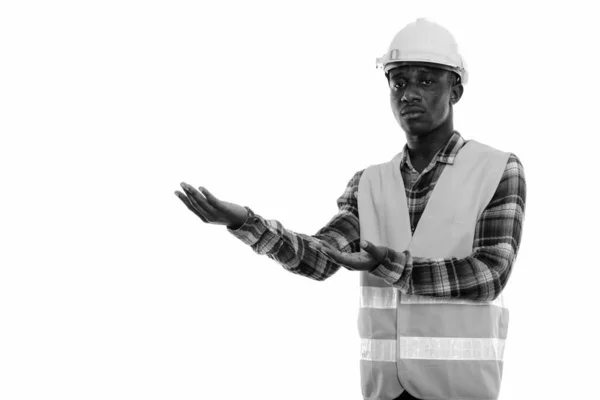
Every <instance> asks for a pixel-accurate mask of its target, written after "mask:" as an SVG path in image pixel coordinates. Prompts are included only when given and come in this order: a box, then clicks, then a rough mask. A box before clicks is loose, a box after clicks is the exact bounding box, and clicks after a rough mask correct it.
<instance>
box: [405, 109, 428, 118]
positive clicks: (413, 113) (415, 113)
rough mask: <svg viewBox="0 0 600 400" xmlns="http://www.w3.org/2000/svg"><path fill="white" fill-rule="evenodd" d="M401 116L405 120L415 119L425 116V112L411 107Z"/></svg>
mask: <svg viewBox="0 0 600 400" xmlns="http://www.w3.org/2000/svg"><path fill="white" fill-rule="evenodd" d="M400 114H401V116H402V118H404V119H414V118H419V117H420V116H421V115H423V114H425V110H423V109H422V108H418V107H409V108H406V109H404V110H402V112H401V113H400Z"/></svg>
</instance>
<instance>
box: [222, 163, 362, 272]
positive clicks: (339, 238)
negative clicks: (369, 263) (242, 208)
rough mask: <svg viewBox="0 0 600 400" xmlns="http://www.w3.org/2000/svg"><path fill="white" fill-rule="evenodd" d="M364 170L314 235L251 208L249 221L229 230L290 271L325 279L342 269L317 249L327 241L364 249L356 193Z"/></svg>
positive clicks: (345, 247) (342, 248)
mask: <svg viewBox="0 0 600 400" xmlns="http://www.w3.org/2000/svg"><path fill="white" fill-rule="evenodd" d="M363 171H364V170H362V171H359V172H356V173H355V174H354V176H353V177H352V179H350V181H349V182H348V184H347V186H346V189H345V190H344V193H343V194H342V195H341V196H340V197H339V198H338V199H337V205H338V213H337V214H336V215H335V216H334V217H333V218H332V219H331V220H330V221H329V222H328V223H327V224H326V225H325V226H324V227H323V228H321V229H319V231H317V233H316V234H314V235H305V234H302V233H297V232H294V231H291V230H289V229H286V228H285V227H284V226H283V225H282V224H281V222H279V221H277V220H274V219H270V220H267V219H265V218H263V217H261V216H260V215H258V214H256V213H254V211H253V210H252V209H250V208H249V207H246V208H247V209H248V211H249V212H248V218H247V219H246V222H245V223H244V224H243V225H242V226H240V227H239V228H238V229H229V228H227V231H228V232H229V233H231V234H232V235H233V236H235V237H237V238H238V239H239V240H241V241H242V242H244V243H245V244H247V245H249V246H250V247H251V248H252V250H253V251H254V252H255V253H257V254H260V255H266V256H267V257H269V258H270V259H272V260H274V261H275V262H277V263H278V264H280V265H282V266H283V267H284V268H285V269H287V270H288V271H290V272H292V273H295V274H299V275H303V276H306V277H308V278H311V279H314V280H317V281H322V280H325V279H327V278H329V277H330V276H332V275H333V274H334V273H336V272H337V271H338V270H339V269H340V267H341V266H340V265H339V264H337V263H335V262H334V261H332V260H331V259H330V258H328V257H327V256H326V255H325V254H324V253H322V252H321V251H320V250H317V249H316V248H315V246H316V244H317V243H320V242H327V243H329V244H331V245H333V246H334V247H336V248H337V249H339V250H340V251H343V252H356V251H360V249H359V242H360V228H359V219H358V203H357V199H356V193H357V191H358V183H359V181H360V177H361V175H362V172H363Z"/></svg>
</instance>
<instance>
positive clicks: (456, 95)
mask: <svg viewBox="0 0 600 400" xmlns="http://www.w3.org/2000/svg"><path fill="white" fill-rule="evenodd" d="M464 90H465V89H464V87H463V85H462V83H457V84H455V85H453V86H452V88H450V104H452V105H454V104H456V103H458V101H459V100H460V98H461V97H462V95H463V91H464Z"/></svg>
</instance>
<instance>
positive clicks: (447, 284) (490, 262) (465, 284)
mask: <svg viewBox="0 0 600 400" xmlns="http://www.w3.org/2000/svg"><path fill="white" fill-rule="evenodd" d="M514 259H515V254H514V252H513V251H511V250H508V249H507V248H506V247H502V246H499V247H486V248H481V249H478V250H477V251H475V252H474V253H472V254H471V255H470V256H468V257H466V258H460V259H459V258H454V257H452V258H443V259H429V258H423V257H413V256H412V255H411V254H410V252H409V251H408V250H405V251H403V252H397V251H393V250H391V249H390V250H389V252H388V257H387V258H386V259H385V260H384V261H383V262H382V263H381V265H379V266H378V267H377V268H376V269H375V270H374V271H373V274H375V275H377V276H379V277H380V278H383V279H384V280H386V281H387V282H388V283H390V284H391V285H393V286H394V287H396V288H398V289H399V290H401V291H402V292H403V293H406V294H412V295H421V296H433V297H447V298H456V299H464V300H474V301H492V300H495V299H496V298H497V297H498V296H499V295H500V293H501V292H502V290H503V289H504V287H505V285H506V282H507V281H508V277H509V276H510V272H511V269H512V265H513V262H514Z"/></svg>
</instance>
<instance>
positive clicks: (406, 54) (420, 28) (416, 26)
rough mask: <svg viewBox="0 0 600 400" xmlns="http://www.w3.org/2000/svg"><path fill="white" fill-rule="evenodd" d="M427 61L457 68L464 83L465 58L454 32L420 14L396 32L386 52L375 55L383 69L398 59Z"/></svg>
mask: <svg viewBox="0 0 600 400" xmlns="http://www.w3.org/2000/svg"><path fill="white" fill-rule="evenodd" d="M403 62H426V63H433V64H438V65H440V68H443V69H447V70H450V71H453V72H456V73H457V74H458V75H459V76H460V80H461V83H463V84H465V83H467V79H468V74H467V67H466V63H465V60H464V59H463V58H462V56H461V55H460V54H459V52H458V44H457V43H456V40H454V36H452V34H451V33H450V32H449V31H448V30H447V29H446V28H444V27H443V26H441V25H438V24H436V23H434V22H430V21H427V20H426V19H425V18H419V19H417V21H416V22H412V23H410V24H408V25H406V26H405V27H404V28H402V30H400V32H398V33H397V34H396V36H395V37H394V39H393V40H392V43H391V44H390V47H389V49H388V52H387V53H385V54H384V55H383V56H382V57H381V58H378V59H377V67H379V68H383V70H384V71H385V73H386V74H387V73H388V71H389V70H390V69H392V68H394V67H395V66H397V65H398V64H399V63H403Z"/></svg>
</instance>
